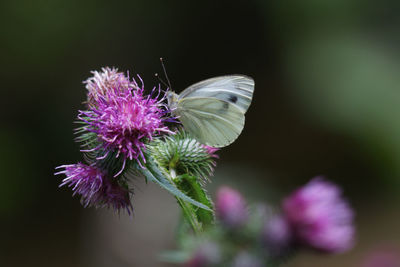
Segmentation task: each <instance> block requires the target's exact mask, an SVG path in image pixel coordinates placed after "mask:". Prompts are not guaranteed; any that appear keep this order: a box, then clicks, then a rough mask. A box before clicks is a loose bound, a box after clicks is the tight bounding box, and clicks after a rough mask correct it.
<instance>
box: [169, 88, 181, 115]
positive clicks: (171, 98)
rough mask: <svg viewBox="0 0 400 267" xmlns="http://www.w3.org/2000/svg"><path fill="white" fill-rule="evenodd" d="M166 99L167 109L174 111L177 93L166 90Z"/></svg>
mask: <svg viewBox="0 0 400 267" xmlns="http://www.w3.org/2000/svg"><path fill="white" fill-rule="evenodd" d="M167 101H168V107H169V109H170V110H171V111H172V112H174V111H175V110H176V107H177V103H178V95H177V94H175V93H174V92H173V91H168V92H167Z"/></svg>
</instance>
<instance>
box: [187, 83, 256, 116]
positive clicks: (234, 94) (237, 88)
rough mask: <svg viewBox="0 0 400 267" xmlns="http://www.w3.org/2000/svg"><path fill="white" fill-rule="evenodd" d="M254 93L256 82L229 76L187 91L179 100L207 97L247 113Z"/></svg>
mask: <svg viewBox="0 0 400 267" xmlns="http://www.w3.org/2000/svg"><path fill="white" fill-rule="evenodd" d="M253 92H254V80H253V79H252V78H250V77H247V76H244V75H227V76H220V77H215V78H211V79H207V80H204V81H201V82H198V83H196V84H193V85H192V86H189V87H188V88H187V89H185V90H184V91H183V92H182V93H181V94H180V95H179V99H185V98H192V97H194V98H196V97H207V98H216V99H219V100H222V101H225V102H228V103H230V104H232V105H235V106H236V107H238V108H239V109H241V110H242V112H243V113H246V111H247V109H248V108H249V106H250V103H251V100H252V98H253Z"/></svg>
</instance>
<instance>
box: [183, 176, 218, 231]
mask: <svg viewBox="0 0 400 267" xmlns="http://www.w3.org/2000/svg"><path fill="white" fill-rule="evenodd" d="M175 184H176V185H177V187H178V188H179V189H181V190H182V191H183V192H185V193H186V194H187V195H188V196H190V197H191V198H193V199H195V200H197V201H199V202H201V203H203V204H205V205H207V206H208V207H209V208H210V209H211V210H212V208H213V204H212V202H211V200H210V198H209V197H208V195H207V193H206V191H205V189H204V188H203V187H202V186H201V184H200V183H199V181H198V179H197V178H196V177H195V176H190V175H187V174H184V175H180V176H178V179H176V180H175ZM195 213H196V215H197V217H198V220H199V221H200V222H201V223H202V225H203V226H207V225H210V224H212V223H213V221H214V214H213V212H212V211H209V210H204V209H195Z"/></svg>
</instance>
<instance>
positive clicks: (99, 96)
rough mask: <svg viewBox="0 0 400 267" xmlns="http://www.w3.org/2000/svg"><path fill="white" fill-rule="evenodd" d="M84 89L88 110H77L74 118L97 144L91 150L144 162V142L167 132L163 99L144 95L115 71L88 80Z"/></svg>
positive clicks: (134, 82) (137, 87)
mask: <svg viewBox="0 0 400 267" xmlns="http://www.w3.org/2000/svg"><path fill="white" fill-rule="evenodd" d="M139 78H140V77H139ZM87 88H88V99H89V102H90V103H91V105H90V109H89V110H88V111H80V113H79V116H78V119H80V120H81V121H82V122H84V123H85V124H86V126H85V128H84V129H85V130H86V131H88V132H92V133H95V134H96V136H97V139H98V141H100V143H101V145H99V146H97V147H95V148H93V149H92V151H93V150H101V151H105V153H106V154H107V153H108V152H113V151H117V154H116V157H119V156H120V155H122V157H123V158H124V160H126V159H129V160H133V159H135V160H138V159H139V158H140V159H142V160H143V161H145V158H144V156H143V151H142V150H144V149H145V142H146V141H147V140H152V138H153V136H154V135H156V134H159V133H160V132H167V133H171V132H170V131H169V130H168V128H167V127H166V126H165V125H164V124H163V123H164V118H163V116H164V114H165V113H166V111H165V109H164V108H165V105H164V104H163V103H162V101H163V100H164V98H161V99H157V97H155V98H152V97H151V95H150V96H145V95H144V86H143V83H142V86H141V87H139V85H138V84H137V83H136V81H135V80H132V81H129V79H128V78H126V77H125V76H124V75H122V74H121V73H117V72H116V70H109V69H103V73H102V74H99V73H95V77H94V78H92V79H89V80H88V82H87ZM155 91H156V90H155V88H154V89H153V92H155ZM159 92H160V90H159ZM80 129H81V128H80ZM103 156H104V157H105V156H106V155H103ZM138 162H139V161H138ZM139 164H140V162H139Z"/></svg>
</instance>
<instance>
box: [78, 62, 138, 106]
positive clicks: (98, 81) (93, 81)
mask: <svg viewBox="0 0 400 267" xmlns="http://www.w3.org/2000/svg"><path fill="white" fill-rule="evenodd" d="M101 70H102V71H101V72H98V71H92V74H93V77H90V78H89V79H87V80H86V81H84V83H85V84H86V89H87V103H88V106H89V107H96V106H97V102H98V101H99V98H101V97H106V95H107V92H108V91H109V90H114V91H121V92H123V91H126V90H129V88H134V87H135V86H136V84H135V83H134V82H131V81H130V80H129V78H128V77H126V76H125V75H124V73H122V72H118V69H115V68H109V67H106V68H102V69H101Z"/></svg>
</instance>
